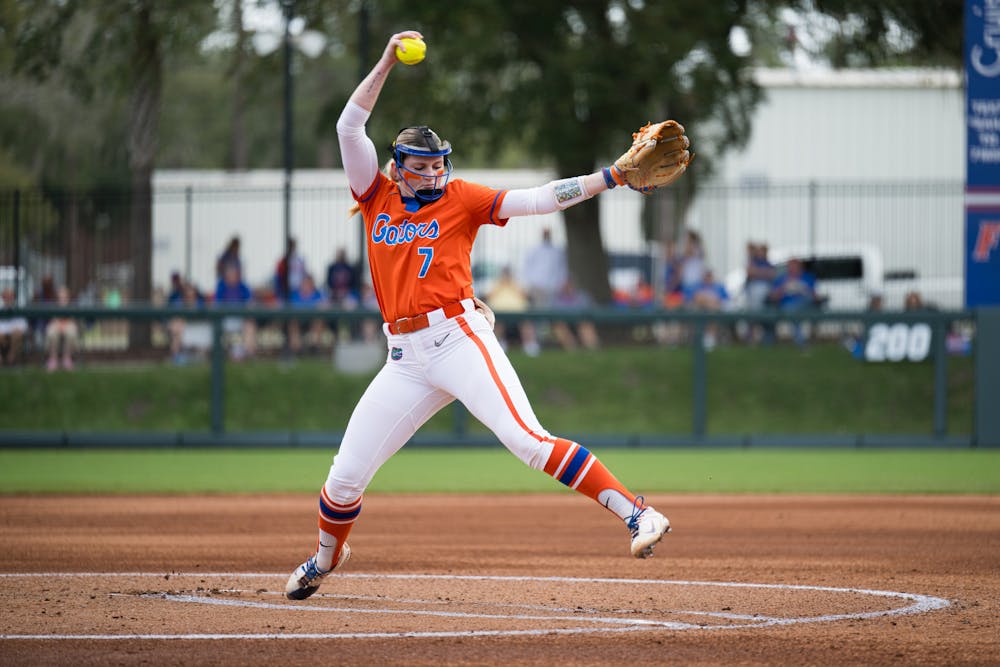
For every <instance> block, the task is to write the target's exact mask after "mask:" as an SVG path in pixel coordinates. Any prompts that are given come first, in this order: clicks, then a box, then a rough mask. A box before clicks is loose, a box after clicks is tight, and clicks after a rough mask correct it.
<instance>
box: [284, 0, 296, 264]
mask: <svg viewBox="0 0 1000 667" xmlns="http://www.w3.org/2000/svg"><path fill="white" fill-rule="evenodd" d="M294 5H295V0H282V1H281V6H282V9H283V10H284V12H283V14H284V18H285V26H284V28H285V29H284V36H283V39H282V42H283V47H284V52H285V54H284V55H285V58H284V61H285V63H284V65H285V97H284V118H285V122H284V136H283V143H284V146H283V147H284V150H283V156H284V167H285V184H284V185H285V189H284V200H283V201H284V223H285V226H284V230H285V253H287V252H288V249H289V241H290V239H291V238H292V169H293V168H294V163H295V148H294V146H293V145H292V136H293V132H292V129H293V128H292V126H293V123H294V122H295V121H294V117H293V114H292V34H291V23H292V13H293V9H294Z"/></svg>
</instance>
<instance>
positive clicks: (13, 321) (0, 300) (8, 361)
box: [0, 287, 28, 366]
mask: <svg viewBox="0 0 1000 667" xmlns="http://www.w3.org/2000/svg"><path fill="white" fill-rule="evenodd" d="M15 306H17V300H16V298H15V297H14V290H13V289H11V288H9V287H8V288H7V289H5V290H4V291H3V293H2V294H0V308H13V307H15ZM27 333H28V321H27V320H26V319H24V318H23V317H6V318H3V319H0V366H12V365H14V364H16V363H17V362H18V361H19V360H20V358H21V350H22V349H23V347H24V336H25V334H27Z"/></svg>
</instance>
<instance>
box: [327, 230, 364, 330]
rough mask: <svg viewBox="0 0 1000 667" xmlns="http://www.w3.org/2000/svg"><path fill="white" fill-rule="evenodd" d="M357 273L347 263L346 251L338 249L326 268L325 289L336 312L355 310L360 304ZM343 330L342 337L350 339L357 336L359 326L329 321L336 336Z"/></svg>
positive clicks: (353, 323)
mask: <svg viewBox="0 0 1000 667" xmlns="http://www.w3.org/2000/svg"><path fill="white" fill-rule="evenodd" d="M359 282H360V281H359V280H358V272H357V270H356V269H355V267H354V265H352V264H351V263H350V262H348V261H347V251H346V250H345V249H344V248H339V249H338V250H337V254H336V256H335V257H334V260H333V262H332V263H330V265H329V266H328V267H326V289H327V295H328V296H329V300H330V306H331V307H333V308H336V309H338V310H355V309H356V308H357V307H358V306H359V305H360V303H361V293H360V292H361V291H360V286H359ZM341 329H343V332H342V333H343V337H344V338H345V339H348V340H349V339H350V337H352V336H356V335H358V333H359V331H360V326H359V325H358V323H357V322H352V323H350V324H345V325H343V326H342V325H341V323H340V321H338V320H336V319H334V320H330V330H331V331H333V333H334V336H338V335H339V334H340V333H341Z"/></svg>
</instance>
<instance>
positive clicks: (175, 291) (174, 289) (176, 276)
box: [167, 271, 185, 306]
mask: <svg viewBox="0 0 1000 667" xmlns="http://www.w3.org/2000/svg"><path fill="white" fill-rule="evenodd" d="M184 287H185V283H184V279H183V278H181V274H180V273H179V272H177V271H174V272H173V273H171V274H170V292H169V293H168V294H167V305H168V306H179V305H181V304H182V303H184Z"/></svg>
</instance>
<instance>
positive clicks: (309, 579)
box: [285, 542, 351, 600]
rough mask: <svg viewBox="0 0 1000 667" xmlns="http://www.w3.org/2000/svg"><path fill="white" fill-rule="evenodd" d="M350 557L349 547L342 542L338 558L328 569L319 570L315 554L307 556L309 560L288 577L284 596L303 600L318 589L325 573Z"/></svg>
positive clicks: (328, 572)
mask: <svg viewBox="0 0 1000 667" xmlns="http://www.w3.org/2000/svg"><path fill="white" fill-rule="evenodd" d="M350 557H351V547H349V546H348V545H347V542H344V546H343V547H341V549H340V558H338V559H337V563H336V564H335V565H334V566H333V567H331V568H330V569H329V570H320V569H319V567H318V566H317V565H316V554H313V555H312V556H310V557H309V560H307V561H306V562H304V563H302V565H299V566H298V567H297V568H295V571H294V572H292V576H290V577H288V583H287V584H285V596H286V597H287V598H288V599H289V600H305V599H306V598H307V597H309V596H310V595H312V594H313V593H315V592H316V591H318V590H319V585H320V584H321V583H323V579H324V578H325V577H326V575H328V574H330V573H331V572H333V571H334V570H336V569H337V568H339V567H341V566H342V565H343V564H344V563H346V562H347V560H348V559H349V558H350Z"/></svg>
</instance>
